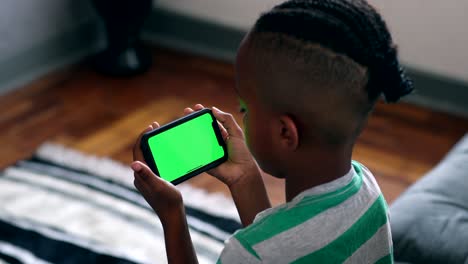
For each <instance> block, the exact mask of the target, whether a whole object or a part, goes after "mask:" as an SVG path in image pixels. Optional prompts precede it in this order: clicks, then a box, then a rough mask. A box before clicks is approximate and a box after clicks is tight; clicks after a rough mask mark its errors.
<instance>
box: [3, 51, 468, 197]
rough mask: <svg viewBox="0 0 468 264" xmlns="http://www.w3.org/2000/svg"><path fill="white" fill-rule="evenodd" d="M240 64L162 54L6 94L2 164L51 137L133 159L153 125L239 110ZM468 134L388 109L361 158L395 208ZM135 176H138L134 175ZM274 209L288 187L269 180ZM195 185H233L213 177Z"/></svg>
mask: <svg viewBox="0 0 468 264" xmlns="http://www.w3.org/2000/svg"><path fill="white" fill-rule="evenodd" d="M233 76H234V72H233V66H232V65H231V64H227V63H223V62H218V61H214V60H210V59H206V58H201V57H197V56H192V55H187V54H182V53H178V52H174V51H169V50H165V49H159V48H155V49H154V66H153V67H152V69H151V70H150V71H149V72H147V73H146V74H144V75H142V76H139V77H137V78H133V79H113V78H108V77H104V76H101V75H99V74H96V73H94V72H93V71H92V70H91V69H89V68H88V67H87V66H85V65H77V66H73V67H70V68H68V69H64V70H61V71H59V72H56V73H52V74H49V75H48V76H45V77H43V78H41V79H40V80H37V81H35V82H33V83H31V84H29V85H27V86H26V87H24V88H21V89H19V90H15V91H14V92H11V93H9V94H6V95H3V96H1V97H0V128H1V130H0V131H1V132H0V146H1V147H0V168H5V167H6V166H8V165H10V164H13V163H14V162H15V161H16V160H18V159H22V158H26V157H28V156H29V155H31V153H33V152H34V150H35V148H36V147H38V146H39V145H40V144H41V143H43V142H44V141H53V142H59V143H63V144H65V145H67V146H70V147H74V148H77V149H80V150H82V151H85V152H87V153H91V154H96V155H103V156H110V157H112V158H114V159H117V160H119V161H122V162H125V163H129V162H130V161H131V147H132V145H133V143H134V140H135V138H136V136H137V134H139V132H140V131H141V130H142V129H144V128H145V127H146V126H147V125H148V124H149V123H150V122H152V121H153V120H157V121H159V122H160V123H166V122H168V121H170V120H172V119H174V118H176V117H179V116H181V115H182V110H183V108H184V107H186V106H190V105H193V104H194V103H198V102H200V103H203V104H204V105H205V106H213V105H215V106H218V107H219V108H221V109H224V110H226V111H229V112H232V113H236V118H238V120H239V121H240V114H238V113H237V110H238V106H237V99H236V95H235V93H234V90H233V87H234V79H233ZM467 131H468V119H462V118H458V117H454V116H451V115H447V114H443V113H436V112H433V111H431V110H428V109H424V108H420V107H416V106H412V105H409V104H398V105H384V104H379V105H378V106H377V109H376V110H375V113H374V114H373V116H372V118H371V120H370V122H369V125H368V127H367V128H366V130H365V131H364V133H363V134H362V136H361V137H360V139H359V142H358V144H357V147H356V149H355V153H354V158H355V159H356V160H359V161H361V162H362V163H364V164H365V165H367V166H368V167H369V168H370V169H371V170H372V171H373V172H374V174H375V175H376V178H377V180H378V181H379V183H380V185H381V188H382V190H383V192H384V194H385V196H386V198H387V200H388V201H389V202H391V201H393V200H394V199H395V197H397V196H398V195H399V194H400V193H401V192H402V191H403V190H404V189H405V188H407V186H408V185H409V184H411V183H412V182H414V181H415V180H417V179H418V178H419V177H421V176H422V175H423V174H424V173H425V172H427V171H428V170H429V169H430V168H432V167H433V166H434V165H435V164H436V163H437V162H438V161H439V160H440V159H441V158H442V157H443V156H444V154H445V153H446V152H447V151H448V150H449V149H450V148H451V147H452V146H453V145H454V143H456V141H457V140H458V139H459V138H460V137H461V136H462V135H463V134H464V133H465V132H467ZM129 177H132V175H129ZM265 180H266V183H267V185H268V189H269V193H270V197H271V199H272V201H273V203H274V204H278V203H281V202H283V201H284V194H283V182H282V181H281V180H276V179H273V178H271V177H265ZM188 183H189V184H193V185H196V186H199V187H203V188H206V189H207V190H208V191H222V192H225V193H228V192H227V189H226V188H225V187H224V186H223V185H222V184H220V183H219V182H217V181H216V180H214V179H212V178H210V177H209V176H207V175H202V176H198V177H196V178H193V179H191V180H190V181H189V182H188Z"/></svg>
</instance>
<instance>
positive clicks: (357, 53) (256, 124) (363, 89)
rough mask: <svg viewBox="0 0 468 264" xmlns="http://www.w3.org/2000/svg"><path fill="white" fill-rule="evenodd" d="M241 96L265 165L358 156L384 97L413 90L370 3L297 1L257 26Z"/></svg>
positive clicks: (249, 39)
mask: <svg viewBox="0 0 468 264" xmlns="http://www.w3.org/2000/svg"><path fill="white" fill-rule="evenodd" d="M236 70H237V90H238V92H239V95H240V97H241V99H242V100H243V101H244V102H245V104H246V108H247V113H246V116H245V120H244V122H245V127H246V136H247V141H248V143H249V147H250V149H251V151H252V152H253V154H254V155H255V157H256V158H257V160H258V161H259V163H260V165H261V166H262V167H263V168H264V169H266V170H267V171H268V172H270V173H273V174H281V172H279V171H277V169H276V167H277V166H281V163H282V160H284V159H285V158H287V157H285V155H291V153H297V152H301V151H302V150H304V151H305V150H311V149H314V148H315V149H319V148H320V149H321V151H323V150H330V151H333V150H342V149H343V148H348V149H352V146H353V145H354V142H355V140H356V138H357V136H358V135H359V133H360V132H361V130H362V127H363V126H364V124H365V123H366V120H367V117H368V114H369V113H370V111H371V110H372V108H373V106H374V104H375V102H376V100H377V99H378V97H379V96H380V95H381V94H382V93H383V94H384V96H385V99H386V101H387V102H396V101H397V100H398V99H399V98H400V97H401V96H403V95H406V94H408V93H410V92H411V91H412V85H411V82H410V81H409V79H408V78H407V77H406V76H405V74H404V72H403V70H402V68H401V67H400V64H399V62H398V59H397V52H396V48H395V45H394V44H393V42H392V38H391V36H390V33H389V32H388V29H387V27H386V25H385V23H384V21H383V20H382V18H381V16H380V15H379V14H378V13H377V12H376V11H375V9H374V8H373V7H371V6H370V5H369V4H367V3H366V2H365V1H364V0H291V1H287V2H285V3H283V4H280V5H278V6H276V7H274V8H273V9H272V10H270V11H269V12H267V13H264V14H262V15H261V16H260V18H259V19H258V20H257V22H256V24H255V26H254V27H253V28H252V29H251V31H250V32H249V34H248V35H247V36H246V38H245V39H244V41H243V42H242V45H241V47H240V49H239V53H238V57H237V61H236Z"/></svg>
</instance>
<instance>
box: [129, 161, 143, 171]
mask: <svg viewBox="0 0 468 264" xmlns="http://www.w3.org/2000/svg"><path fill="white" fill-rule="evenodd" d="M130 167H131V168H132V170H133V171H135V172H138V171H140V170H141V165H140V163H138V162H134V163H132V165H130Z"/></svg>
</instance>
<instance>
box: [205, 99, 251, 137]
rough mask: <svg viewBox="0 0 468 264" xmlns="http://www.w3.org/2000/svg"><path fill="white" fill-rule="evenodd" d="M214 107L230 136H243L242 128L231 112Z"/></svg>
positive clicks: (216, 115) (216, 114)
mask: <svg viewBox="0 0 468 264" xmlns="http://www.w3.org/2000/svg"><path fill="white" fill-rule="evenodd" d="M212 109H213V114H214V116H215V117H216V119H217V120H218V121H219V122H220V123H221V124H222V125H223V127H224V128H225V129H226V131H227V132H228V134H229V136H233V137H243V135H244V134H243V132H242V129H241V128H240V126H239V125H238V124H237V122H236V120H235V119H234V117H233V116H232V115H231V114H229V113H225V112H223V111H221V110H219V109H218V108H216V107H214V106H213V107H212Z"/></svg>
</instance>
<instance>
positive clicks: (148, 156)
mask: <svg viewBox="0 0 468 264" xmlns="http://www.w3.org/2000/svg"><path fill="white" fill-rule="evenodd" d="M204 114H209V115H210V116H211V119H212V120H213V121H212V128H213V130H214V132H215V135H216V138H217V140H218V143H219V145H220V146H221V147H222V148H223V151H224V155H223V156H222V157H221V158H219V159H217V160H215V161H213V162H211V163H208V164H206V165H204V166H202V167H200V168H198V169H195V170H194V171H191V172H189V173H187V174H185V175H183V176H181V177H179V178H177V179H175V180H173V181H171V183H172V184H174V185H176V184H179V183H181V182H183V181H186V180H188V179H190V178H192V177H194V176H196V175H198V174H200V173H202V172H205V171H207V170H210V169H212V168H214V167H216V166H218V165H219V164H221V163H223V162H224V161H226V160H227V158H228V152H227V147H226V143H225V142H224V140H223V137H222V135H221V131H220V130H219V126H218V122H217V121H216V118H215V117H214V115H213V113H212V111H211V109H208V108H204V109H202V110H199V111H196V112H193V113H191V114H189V115H186V116H184V117H182V118H179V119H176V120H174V121H172V122H170V123H168V124H165V125H163V126H161V127H159V128H157V129H154V130H151V131H148V132H146V133H145V134H143V136H142V138H141V143H140V145H141V146H140V147H141V151H142V152H143V157H144V159H145V162H146V164H148V166H149V167H150V169H151V170H152V171H153V172H154V173H155V174H156V175H158V176H159V170H158V168H157V165H156V162H155V160H154V158H153V154H152V153H151V150H150V147H149V143H148V140H149V139H150V138H151V137H153V136H156V135H158V134H160V133H162V132H164V131H167V130H169V129H171V128H174V127H176V126H178V125H181V124H183V123H186V122H189V121H190V120H193V119H195V118H197V117H200V116H202V115H204ZM159 177H160V176H159Z"/></svg>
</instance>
